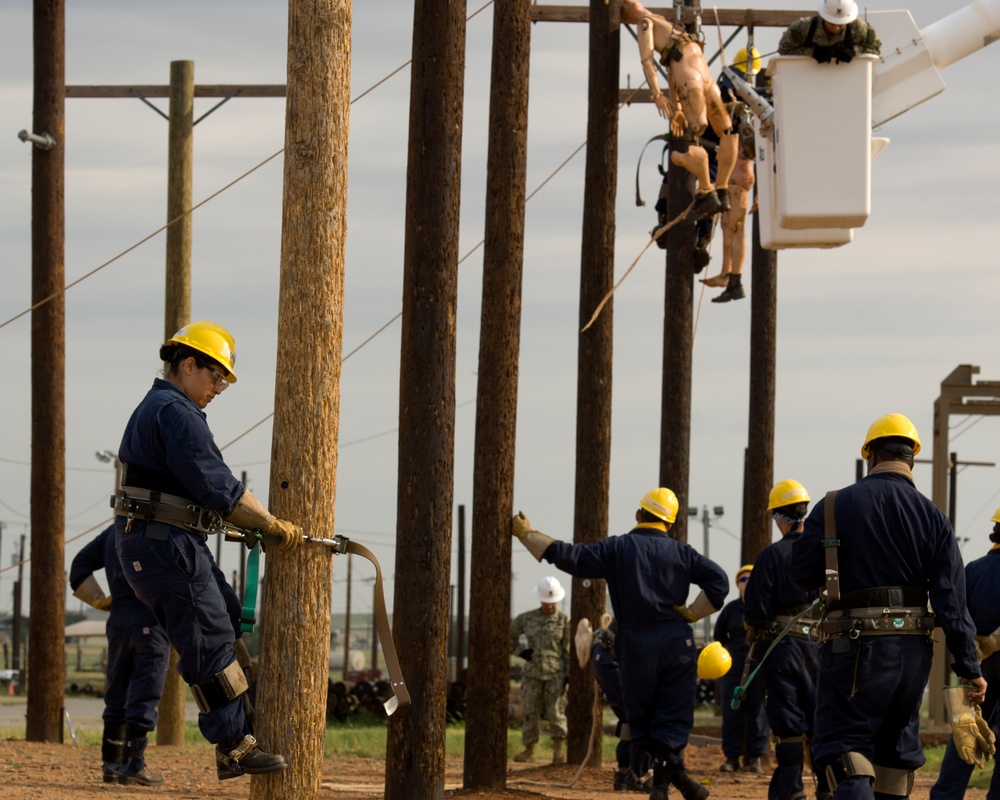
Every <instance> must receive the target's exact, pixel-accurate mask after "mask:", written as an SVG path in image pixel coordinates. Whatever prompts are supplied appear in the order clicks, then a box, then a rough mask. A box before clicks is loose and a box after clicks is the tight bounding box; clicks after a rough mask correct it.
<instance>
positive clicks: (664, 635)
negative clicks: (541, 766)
mask: <svg viewBox="0 0 1000 800" xmlns="http://www.w3.org/2000/svg"><path fill="white" fill-rule="evenodd" d="M542 557H543V558H544V559H545V560H546V561H548V562H550V563H552V564H555V565H556V566H557V567H558V568H559V569H561V570H562V571H563V572H568V573H569V574H570V575H573V576H575V577H577V578H603V579H605V580H606V581H607V582H608V592H609V594H610V595H611V606H612V609H613V610H614V615H615V620H616V623H617V625H618V633H617V636H616V639H615V642H616V646H617V650H618V669H619V671H620V675H621V685H622V702H623V704H624V706H625V715H626V717H627V718H628V725H629V731H630V732H631V735H632V742H633V756H632V770H633V772H635V773H636V774H637V775H642V772H640V770H641V769H642V766H643V765H642V762H641V761H640V760H638V758H637V752H636V751H645V752H646V753H648V754H650V755H652V756H653V757H654V758H657V759H659V760H660V761H662V762H663V763H665V764H666V765H667V766H668V768H671V769H678V770H682V769H683V768H684V757H683V751H684V748H685V746H686V745H687V741H688V736H689V735H690V733H691V727H692V725H693V724H694V699H695V689H696V681H695V669H696V661H697V653H696V652H695V644H694V634H693V633H692V632H691V626H690V625H689V624H688V623H687V621H686V620H685V619H684V617H682V616H681V615H680V614H679V613H678V612H677V611H675V610H674V606H678V605H684V604H685V603H686V602H687V597H688V592H689V590H690V588H691V584H692V583H693V584H695V585H696V586H699V587H700V588H701V589H702V590H703V591H704V592H705V595H706V596H707V597H708V599H709V601H710V602H711V603H712V605H714V606H715V607H716V608H721V607H722V604H723V602H724V601H725V599H726V594H727V593H728V591H729V579H728V578H727V577H726V573H725V572H724V571H723V569H722V567H720V566H719V565H718V564H716V563H715V562H714V561H711V560H709V559H708V558H705V557H704V556H702V555H700V554H699V553H698V552H697V551H696V550H694V549H693V548H692V547H690V546H689V545H683V544H679V543H678V542H676V541H675V540H673V539H671V538H670V537H669V536H667V534H666V531H665V529H664V527H663V526H662V525H661V524H658V523H648V522H642V523H639V524H638V525H636V527H635V528H634V529H633V530H631V531H630V532H629V533H627V534H625V535H624V536H609V537H608V538H607V539H602V540H600V541H597V542H591V543H586V544H570V543H567V542H558V541H557V542H553V543H552V544H551V545H549V547H548V548H547V549H546V550H545V553H544V554H543V556H542Z"/></svg>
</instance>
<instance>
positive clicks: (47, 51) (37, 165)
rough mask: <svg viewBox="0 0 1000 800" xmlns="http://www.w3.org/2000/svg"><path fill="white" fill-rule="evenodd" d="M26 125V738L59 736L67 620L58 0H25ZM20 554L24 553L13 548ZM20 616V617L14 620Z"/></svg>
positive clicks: (62, 62)
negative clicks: (29, 47) (29, 30)
mask: <svg viewBox="0 0 1000 800" xmlns="http://www.w3.org/2000/svg"><path fill="white" fill-rule="evenodd" d="M34 50H35V53H34V57H35V87H34V108H33V113H32V126H33V132H34V133H35V134H38V135H44V134H48V136H49V137H51V139H53V140H54V142H55V146H54V147H51V148H50V149H44V148H43V147H41V146H39V145H32V156H31V302H32V304H33V305H34V304H35V303H39V302H41V301H42V300H44V299H46V298H47V297H50V296H51V297H52V299H51V300H50V301H49V302H47V303H45V304H43V305H41V306H40V307H38V308H36V309H35V310H34V311H32V312H31V409H32V411H31V595H30V599H31V618H32V621H33V622H34V624H33V625H32V626H31V646H30V647H29V648H28V675H29V676H30V681H31V682H30V684H29V686H28V706H27V726H26V729H25V738H26V739H27V740H28V741H30V742H61V741H62V732H63V687H64V685H65V683H66V655H65V651H64V643H65V636H64V635H63V631H64V630H65V627H66V578H65V572H64V570H65V563H66V559H65V547H64V544H63V543H64V541H65V537H66V329H65V324H66V320H65V316H66V301H65V297H64V295H63V293H62V292H63V286H64V285H65V274H66V269H65V263H64V260H63V242H64V237H65V227H66V225H65V223H66V220H65V196H64V163H65V153H66V148H65V142H66V138H65V131H66V118H65V105H66V96H65V93H64V91H63V87H64V85H65V82H66V81H65V73H66V8H65V2H64V0H35V3H34ZM21 556H22V558H23V557H24V552H23V548H22V553H21ZM15 624H16V625H20V624H21V620H20V619H16V620H15Z"/></svg>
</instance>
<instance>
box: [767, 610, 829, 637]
mask: <svg viewBox="0 0 1000 800" xmlns="http://www.w3.org/2000/svg"><path fill="white" fill-rule="evenodd" d="M807 607H808V606H807ZM798 613H799V612H798V611H796V612H795V613H793V614H775V615H774V622H775V626H776V630H775V632H776V633H777V631H780V630H781V629H782V628H785V627H786V626H788V624H789V623H790V622H792V620H795V624H794V625H792V626H791V627H789V628H788V630H787V631H786V632H785V636H793V637H795V638H796V639H810V638H812V635H811V634H812V629H813V625H815V624H816V623H817V622H819V620H817V619H811V618H809V617H799V619H795V618H796V616H798Z"/></svg>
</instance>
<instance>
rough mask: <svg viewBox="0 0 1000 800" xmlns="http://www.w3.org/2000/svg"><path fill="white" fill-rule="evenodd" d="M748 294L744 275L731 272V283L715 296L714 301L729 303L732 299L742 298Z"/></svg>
mask: <svg viewBox="0 0 1000 800" xmlns="http://www.w3.org/2000/svg"><path fill="white" fill-rule="evenodd" d="M746 296H747V293H746V291H745V290H744V288H743V276H742V275H735V274H733V273H732V272H730V273H729V285H728V286H727V287H726V288H725V289H724V290H723V292H722V294H720V295H719V296H718V297H713V298H712V302H713V303H728V302H729V301H730V300H742V299H743V298H744V297H746Z"/></svg>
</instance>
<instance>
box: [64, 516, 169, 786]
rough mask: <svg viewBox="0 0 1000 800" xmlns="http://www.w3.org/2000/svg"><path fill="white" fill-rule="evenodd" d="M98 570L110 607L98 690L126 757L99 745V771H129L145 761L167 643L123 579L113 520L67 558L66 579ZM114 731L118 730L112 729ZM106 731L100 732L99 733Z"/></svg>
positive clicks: (76, 581) (73, 581)
mask: <svg viewBox="0 0 1000 800" xmlns="http://www.w3.org/2000/svg"><path fill="white" fill-rule="evenodd" d="M102 569H103V570H104V574H105V576H106V577H107V581H108V594H109V595H110V596H111V608H110V610H109V613H108V621H107V637H108V672H107V685H106V687H105V691H104V714H103V718H104V728H105V733H106V734H107V732H109V731H115V732H117V731H120V730H121V728H124V729H125V732H124V736H125V739H124V740H122V741H127V742H128V752H127V755H128V759H129V760H128V761H125V762H118V761H115V760H114V759H113V758H111V759H109V751H108V749H107V748H106V747H104V746H102V757H103V758H104V761H105V764H104V767H105V771H106V772H117V773H120V774H123V775H134V774H135V773H137V772H140V771H142V770H143V769H144V768H145V766H146V762H145V758H144V755H143V751H144V750H145V749H146V747H145V746H146V739H147V737H146V734H147V733H149V732H150V731H151V730H153V729H154V728H156V720H157V712H156V707H157V706H158V705H159V703H160V695H161V694H162V692H163V679H164V678H165V677H166V675H167V662H168V660H169V658H170V645H169V644H168V643H167V636H166V634H165V633H164V632H163V628H162V627H160V625H159V623H158V622H157V621H156V617H154V616H153V612H152V611H150V610H149V608H148V606H146V604H145V603H143V602H142V601H141V600H139V599H138V598H137V597H136V596H135V592H133V591H132V587H131V586H129V584H128V581H126V580H125V575H124V573H123V572H122V568H121V564H120V563H119V561H118V554H117V553H116V552H115V526H114V525H109V526H108V527H107V528H105V529H104V530H103V531H101V533H99V534H98V535H97V536H96V537H95V538H94V539H92V540H91V541H90V542H88V543H87V544H86V545H84V547H83V549H82V550H80V552H79V553H77V554H76V556H75V557H74V558H73V561H72V563H71V564H70V570H69V585H70V586H71V587H72V589H73V591H76V590H77V588H78V587H79V586H80V584H81V583H83V582H84V580H86V579H87V577H88V576H90V575H92V574H93V573H95V572H97V571H99V570H102ZM114 735H116V736H117V735H120V733H115V734H114ZM107 738H108V736H107V735H105V739H107Z"/></svg>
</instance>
